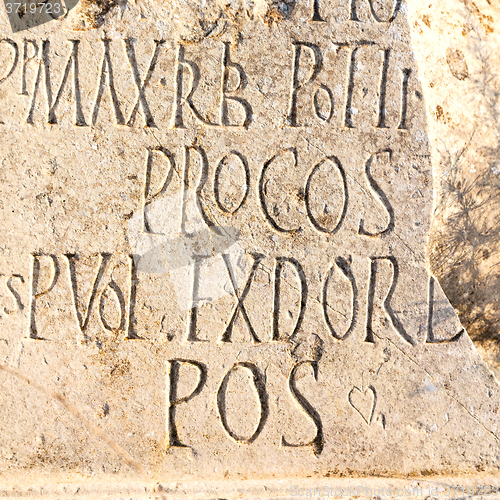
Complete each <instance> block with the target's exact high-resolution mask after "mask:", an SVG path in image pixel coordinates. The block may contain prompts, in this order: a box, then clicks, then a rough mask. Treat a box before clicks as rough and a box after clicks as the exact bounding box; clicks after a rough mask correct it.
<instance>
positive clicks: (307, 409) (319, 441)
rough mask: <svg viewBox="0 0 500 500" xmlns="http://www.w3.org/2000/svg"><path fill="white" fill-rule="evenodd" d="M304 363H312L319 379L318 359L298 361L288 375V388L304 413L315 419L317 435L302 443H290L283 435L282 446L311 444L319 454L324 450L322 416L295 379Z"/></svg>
mask: <svg viewBox="0 0 500 500" xmlns="http://www.w3.org/2000/svg"><path fill="white" fill-rule="evenodd" d="M302 365H310V366H311V367H312V369H313V375H314V380H315V381H317V380H318V362H317V361H301V362H300V363H297V364H296V365H295V366H294V367H293V368H292V371H291V372H290V376H289V377H288V388H289V390H290V394H291V395H292V397H293V399H295V401H297V403H298V404H299V406H300V408H301V409H302V410H303V411H304V413H305V414H306V415H307V416H308V417H309V418H310V419H311V420H312V421H313V423H314V425H315V426H316V436H314V438H313V439H312V440H311V441H309V442H308V443H300V444H290V443H288V442H287V440H286V439H285V437H284V436H281V446H289V447H291V448H303V447H305V446H311V448H312V450H313V453H314V454H315V455H316V456H319V455H320V454H321V452H322V451H323V424H322V422H321V417H320V416H319V413H318V412H317V411H316V410H315V409H314V408H313V407H312V405H311V403H309V401H307V399H306V398H305V397H304V396H303V395H302V394H301V393H300V391H299V390H298V389H297V382H296V380H295V376H296V373H297V370H298V369H299V368H300V367H301V366H302Z"/></svg>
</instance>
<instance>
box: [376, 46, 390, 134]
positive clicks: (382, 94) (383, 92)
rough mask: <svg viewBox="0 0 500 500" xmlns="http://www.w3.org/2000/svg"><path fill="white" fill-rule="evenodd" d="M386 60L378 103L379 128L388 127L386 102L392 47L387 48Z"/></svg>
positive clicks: (385, 51) (381, 76)
mask: <svg viewBox="0 0 500 500" xmlns="http://www.w3.org/2000/svg"><path fill="white" fill-rule="evenodd" d="M383 52H384V60H383V62H382V72H381V75H380V90H379V104H378V124H377V128H387V125H386V124H385V112H386V109H385V102H386V94H387V72H388V71H389V56H390V54H391V49H385V50H384V51H383Z"/></svg>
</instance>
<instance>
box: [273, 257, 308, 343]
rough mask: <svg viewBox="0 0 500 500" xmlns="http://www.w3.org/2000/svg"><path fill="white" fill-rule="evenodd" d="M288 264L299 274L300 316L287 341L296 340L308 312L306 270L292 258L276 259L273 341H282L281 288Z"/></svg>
mask: <svg viewBox="0 0 500 500" xmlns="http://www.w3.org/2000/svg"><path fill="white" fill-rule="evenodd" d="M286 262H288V263H289V264H291V265H292V266H293V267H294V268H295V272H296V273H297V277H298V278H299V280H300V310H299V315H298V317H297V321H296V322H295V326H294V328H293V331H292V333H291V335H290V336H289V337H288V339H287V340H291V339H293V338H295V336H296V335H297V332H298V331H299V330H300V326H301V325H302V320H303V319H304V313H305V310H306V302H307V280H306V275H305V273H304V269H303V268H302V266H301V265H300V262H299V261H297V260H295V259H292V258H290V257H277V258H276V267H275V268H274V310H273V334H272V339H273V340H281V336H280V331H279V313H280V288H281V273H282V270H283V266H284V264H285V263H286Z"/></svg>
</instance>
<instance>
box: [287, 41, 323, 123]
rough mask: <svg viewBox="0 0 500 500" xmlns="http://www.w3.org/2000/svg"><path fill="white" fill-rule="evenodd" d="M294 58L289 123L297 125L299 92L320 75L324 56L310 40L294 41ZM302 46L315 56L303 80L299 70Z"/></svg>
mask: <svg viewBox="0 0 500 500" xmlns="http://www.w3.org/2000/svg"><path fill="white" fill-rule="evenodd" d="M293 48H294V60H293V67H292V85H291V92H290V105H289V108H288V117H287V124H288V125H289V126H290V127H297V126H298V125H297V93H298V92H299V90H300V89H301V88H303V87H305V86H306V85H307V84H308V83H310V82H312V81H314V80H315V79H316V77H317V76H318V74H319V72H320V71H321V68H322V66H323V56H322V54H321V49H320V48H319V47H318V46H317V45H315V44H313V43H309V42H294V43H293ZM302 48H306V49H308V50H310V51H311V54H312V56H313V65H312V69H311V71H310V73H309V75H308V77H307V78H304V80H303V81H300V80H299V71H300V56H301V54H302Z"/></svg>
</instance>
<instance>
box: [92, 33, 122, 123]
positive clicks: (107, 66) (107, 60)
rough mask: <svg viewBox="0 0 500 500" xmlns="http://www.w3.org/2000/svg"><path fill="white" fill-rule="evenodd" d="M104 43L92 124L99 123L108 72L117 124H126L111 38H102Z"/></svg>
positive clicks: (108, 83) (108, 82)
mask: <svg viewBox="0 0 500 500" xmlns="http://www.w3.org/2000/svg"><path fill="white" fill-rule="evenodd" d="M102 43H103V44H104V55H103V58H102V67H101V75H100V78H99V87H98V89H97V96H96V99H95V104H94V111H93V112H92V125H95V124H96V123H97V117H98V115H99V109H100V107H101V100H102V96H103V94H104V87H105V86H106V73H107V76H108V77H107V85H108V88H109V94H110V96H111V101H112V103H113V108H114V110H115V118H116V123H117V125H124V124H125V119H124V118H123V114H122V111H121V109H120V101H119V100H118V95H117V94H116V90H115V80H114V76H113V66H112V64H111V55H110V52H109V44H110V43H111V40H110V39H109V38H104V39H103V40H102Z"/></svg>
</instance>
